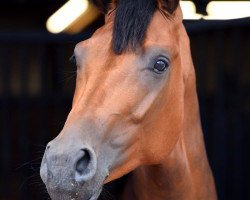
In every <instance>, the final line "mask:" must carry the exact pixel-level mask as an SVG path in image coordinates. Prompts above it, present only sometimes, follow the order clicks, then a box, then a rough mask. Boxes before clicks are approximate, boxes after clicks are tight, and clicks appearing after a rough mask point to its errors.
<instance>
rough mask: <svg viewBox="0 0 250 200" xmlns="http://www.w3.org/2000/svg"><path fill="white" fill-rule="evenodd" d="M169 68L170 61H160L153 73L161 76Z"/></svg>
mask: <svg viewBox="0 0 250 200" xmlns="http://www.w3.org/2000/svg"><path fill="white" fill-rule="evenodd" d="M168 67H169V61H168V60H166V59H158V60H157V61H156V63H155V65H154V68H153V71H154V72H155V73H157V74H161V73H163V72H164V71H166V70H167V68H168Z"/></svg>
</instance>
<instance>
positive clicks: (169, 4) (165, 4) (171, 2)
mask: <svg viewBox="0 0 250 200" xmlns="http://www.w3.org/2000/svg"><path fill="white" fill-rule="evenodd" d="M179 3H180V1H179V0H158V4H159V7H160V8H161V9H164V10H166V11H167V12H168V13H170V14H172V13H173V12H174V11H175V10H176V9H177V7H178V5H179Z"/></svg>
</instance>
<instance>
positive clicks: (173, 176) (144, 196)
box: [124, 73, 216, 200]
mask: <svg viewBox="0 0 250 200" xmlns="http://www.w3.org/2000/svg"><path fill="white" fill-rule="evenodd" d="M132 194H133V197H132V198H131V195H132ZM129 198H130V199H138V200H149V199H154V200H162V199H164V200H166V199H174V200H176V199H180V200H182V199H185V200H189V199H190V200H193V199H203V200H210V199H213V200H214V199H216V192H215V187H214V181H213V176H212V173H211V170H210V167H209V164H208V161H207V156H206V151H205V148H204V140H203V134H202V130H201V124H200V116H199V106H198V100H197V94H196V88H195V74H194V73H193V74H191V75H190V77H189V78H188V79H187V82H186V94H185V105H184V128H183V132H182V133H181V134H180V138H179V140H178V142H177V144H176V145H175V147H174V149H173V150H172V152H171V153H170V155H169V156H168V157H167V158H166V159H165V160H163V161H162V163H161V164H158V165H152V166H141V167H139V168H137V169H136V170H135V171H133V172H132V175H131V179H130V181H129V182H128V187H127V188H126V192H125V196H124V199H129Z"/></svg>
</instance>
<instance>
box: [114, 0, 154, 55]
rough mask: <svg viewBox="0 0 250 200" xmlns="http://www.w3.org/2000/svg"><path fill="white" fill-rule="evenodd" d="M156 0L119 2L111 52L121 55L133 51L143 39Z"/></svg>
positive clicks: (120, 0) (123, 0)
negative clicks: (126, 51)
mask: <svg viewBox="0 0 250 200" xmlns="http://www.w3.org/2000/svg"><path fill="white" fill-rule="evenodd" d="M156 2H157V1H156V0H119V1H118V4H117V8H116V14H115V20H114V28H113V41H112V45H113V50H114V52H115V53H117V54H122V53H123V52H124V51H125V50H132V51H135V50H136V49H137V48H138V47H139V46H140V45H141V44H142V43H143V40H144V38H145V34H146V31H147V28H148V25H149V23H150V21H151V18H152V16H153V14H154V12H155V10H156V7H157V3H156Z"/></svg>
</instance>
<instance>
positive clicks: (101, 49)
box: [75, 10, 178, 56]
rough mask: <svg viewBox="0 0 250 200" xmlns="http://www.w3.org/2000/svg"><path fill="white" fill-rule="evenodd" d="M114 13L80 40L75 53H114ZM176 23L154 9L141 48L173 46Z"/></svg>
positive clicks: (175, 39)
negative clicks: (88, 37) (87, 37)
mask: <svg viewBox="0 0 250 200" xmlns="http://www.w3.org/2000/svg"><path fill="white" fill-rule="evenodd" d="M113 22H114V14H113V15H110V16H108V17H107V20H106V23H105V25H104V26H102V27H101V28H99V29H98V30H97V31H96V32H95V33H94V34H93V35H92V37H91V38H90V39H88V40H85V41H82V42H80V43H79V44H78V45H77V46H76V49H75V53H76V54H80V53H81V51H83V50H88V51H89V53H94V54H96V56H97V55H98V54H102V53H109V54H114V52H113V51H112V39H113ZM177 36H178V34H177V24H176V23H175V22H174V21H173V20H171V19H168V18H167V17H166V16H165V15H163V14H162V13H161V12H160V11H158V10H157V11H156V12H155V13H154V15H153V17H152V19H151V22H150V24H149V26H148V29H147V32H146V33H145V39H144V42H143V44H142V45H141V47H140V48H141V49H144V50H145V49H147V48H149V47H152V46H154V47H155V46H156V45H157V46H160V47H162V48H164V47H169V48H173V47H174V46H176V42H177V40H178V37H177Z"/></svg>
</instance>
